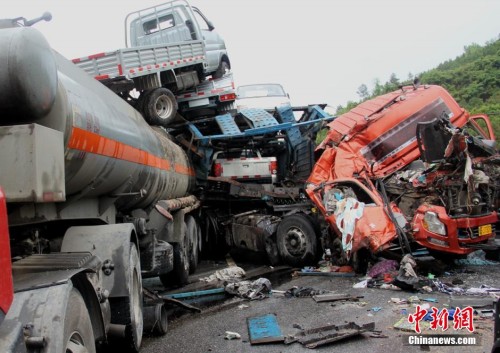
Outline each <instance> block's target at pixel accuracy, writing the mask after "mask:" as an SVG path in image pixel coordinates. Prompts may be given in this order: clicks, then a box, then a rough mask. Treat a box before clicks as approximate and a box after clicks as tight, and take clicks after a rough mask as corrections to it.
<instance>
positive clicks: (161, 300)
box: [142, 288, 201, 313]
mask: <svg viewBox="0 0 500 353" xmlns="http://www.w3.org/2000/svg"><path fill="white" fill-rule="evenodd" d="M142 291H143V293H144V296H145V297H146V298H148V299H147V300H151V303H152V304H156V303H167V304H174V305H177V306H180V307H181V308H184V309H186V310H189V311H192V312H197V313H201V309H200V308H197V307H195V306H192V305H189V304H187V303H183V302H182V301H180V300H177V299H174V298H169V297H161V296H159V295H158V293H156V292H153V291H150V290H149V289H147V288H143V289H142Z"/></svg>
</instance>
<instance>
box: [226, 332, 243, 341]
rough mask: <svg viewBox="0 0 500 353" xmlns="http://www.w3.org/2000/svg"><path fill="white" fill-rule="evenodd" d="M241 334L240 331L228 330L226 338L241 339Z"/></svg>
mask: <svg viewBox="0 0 500 353" xmlns="http://www.w3.org/2000/svg"><path fill="white" fill-rule="evenodd" d="M240 338H241V335H240V334H239V333H238V332H232V331H226V333H225V336H224V339H226V340H234V339H240Z"/></svg>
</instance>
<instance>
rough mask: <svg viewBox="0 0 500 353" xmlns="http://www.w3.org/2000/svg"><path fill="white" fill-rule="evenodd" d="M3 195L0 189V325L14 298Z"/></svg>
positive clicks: (5, 207)
mask: <svg viewBox="0 0 500 353" xmlns="http://www.w3.org/2000/svg"><path fill="white" fill-rule="evenodd" d="M10 261H11V260H10V239H9V227H8V224H7V206H6V203H5V194H4V193H3V190H2V189H1V188H0V324H1V323H2V321H3V319H4V318H5V315H6V314H7V311H9V308H10V305H11V304H12V300H13V298H14V290H13V284H12V268H11V263H10Z"/></svg>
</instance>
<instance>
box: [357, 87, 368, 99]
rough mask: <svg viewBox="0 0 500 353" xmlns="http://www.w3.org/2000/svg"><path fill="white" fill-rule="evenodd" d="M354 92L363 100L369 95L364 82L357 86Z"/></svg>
mask: <svg viewBox="0 0 500 353" xmlns="http://www.w3.org/2000/svg"><path fill="white" fill-rule="evenodd" d="M356 93H357V94H358V96H359V97H360V98H361V100H363V101H364V100H366V99H367V98H368V97H369V96H370V93H369V92H368V87H366V85H365V84H364V83H363V84H362V85H361V86H359V87H358V91H357V92H356Z"/></svg>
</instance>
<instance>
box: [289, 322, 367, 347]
mask: <svg viewBox="0 0 500 353" xmlns="http://www.w3.org/2000/svg"><path fill="white" fill-rule="evenodd" d="M374 330H375V323H374V322H370V323H367V324H364V325H362V326H360V325H358V324H356V323H354V322H349V323H347V324H343V325H327V326H322V327H316V328H311V329H306V330H302V331H301V332H299V333H297V334H295V335H290V336H288V337H287V338H286V339H285V344H290V343H294V342H299V343H301V344H302V345H304V346H305V347H307V348H316V347H319V346H323V345H325V344H328V343H332V342H336V341H340V340H343V339H346V338H348V337H352V336H357V335H360V334H362V333H363V332H367V331H374Z"/></svg>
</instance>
